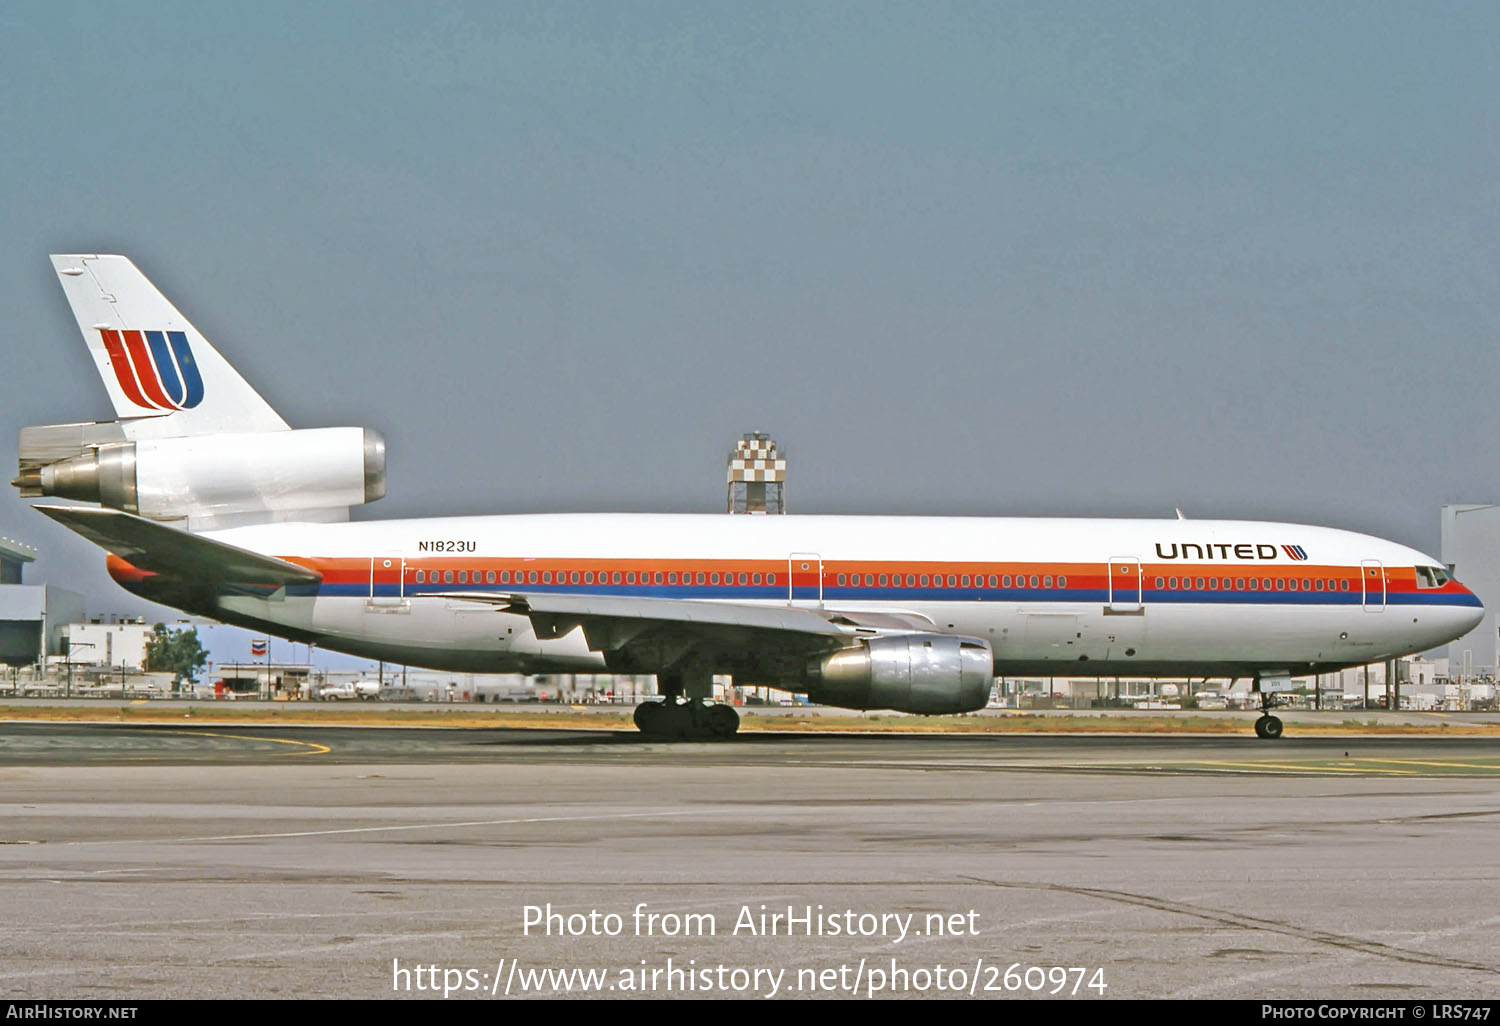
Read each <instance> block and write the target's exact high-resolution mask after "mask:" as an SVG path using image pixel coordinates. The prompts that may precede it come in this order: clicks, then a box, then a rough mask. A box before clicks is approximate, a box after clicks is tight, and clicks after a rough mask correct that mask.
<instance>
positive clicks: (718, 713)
mask: <svg viewBox="0 0 1500 1026" xmlns="http://www.w3.org/2000/svg"><path fill="white" fill-rule="evenodd" d="M708 728H709V729H710V730H711V731H713V733H714V736H715V737H734V735H735V732H736V731H738V730H739V729H740V714H739V713H737V712H735V711H734V708H733V707H732V706H728V705H711V706H709V707H708Z"/></svg>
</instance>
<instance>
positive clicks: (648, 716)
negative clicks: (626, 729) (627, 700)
mask: <svg viewBox="0 0 1500 1026" xmlns="http://www.w3.org/2000/svg"><path fill="white" fill-rule="evenodd" d="M667 716H668V713H667V709H666V707H665V706H664V705H663V704H662V703H661V702H642V703H641V704H640V705H638V706H636V707H635V715H634V717H632V718H633V719H634V720H635V728H636V729H637V730H639V731H640V732H641V733H642V734H657V733H660V732H661V728H662V726H663V724H662V721H663V720H665V719H666V718H667Z"/></svg>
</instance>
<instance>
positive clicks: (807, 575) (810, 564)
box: [786, 552, 823, 609]
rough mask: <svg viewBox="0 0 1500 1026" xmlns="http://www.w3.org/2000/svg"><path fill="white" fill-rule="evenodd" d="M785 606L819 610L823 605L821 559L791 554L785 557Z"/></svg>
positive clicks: (803, 554)
mask: <svg viewBox="0 0 1500 1026" xmlns="http://www.w3.org/2000/svg"><path fill="white" fill-rule="evenodd" d="M786 569H787V574H786V580H787V595H786V597H787V605H789V606H807V607H809V608H812V609H819V608H821V607H822V605H823V557H822V556H820V555H818V554H817V553H816V552H793V553H792V554H791V555H790V556H789V557H787V565H786Z"/></svg>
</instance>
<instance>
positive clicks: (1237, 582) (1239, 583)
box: [1234, 577, 1245, 591]
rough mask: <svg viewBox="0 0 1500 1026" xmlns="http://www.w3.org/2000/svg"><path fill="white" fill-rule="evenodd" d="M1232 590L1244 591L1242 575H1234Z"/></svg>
mask: <svg viewBox="0 0 1500 1026" xmlns="http://www.w3.org/2000/svg"><path fill="white" fill-rule="evenodd" d="M1234 590H1235V591H1244V590H1245V579H1244V578H1243V577H1236V578H1235V579H1234Z"/></svg>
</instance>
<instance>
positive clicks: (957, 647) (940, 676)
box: [808, 634, 994, 714]
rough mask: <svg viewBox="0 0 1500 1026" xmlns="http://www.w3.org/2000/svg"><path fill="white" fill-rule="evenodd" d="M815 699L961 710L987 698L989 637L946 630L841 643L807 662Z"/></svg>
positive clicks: (870, 706)
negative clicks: (840, 646)
mask: <svg viewBox="0 0 1500 1026" xmlns="http://www.w3.org/2000/svg"><path fill="white" fill-rule="evenodd" d="M808 676H809V677H810V678H811V679H812V683H811V685H810V687H809V688H808V697H809V698H811V699H812V700H813V701H814V702H820V703H824V704H827V705H838V706H843V707H844V708H846V709H895V710H897V711H899V712H909V713H935V714H936V713H959V712H972V711H974V710H975V709H982V708H984V706H985V705H986V704H987V703H988V702H989V698H990V687H991V685H992V684H993V681H994V659H993V657H992V655H991V652H990V646H989V643H988V642H986V641H983V640H981V639H979V638H965V637H955V636H952V635H948V634H898V635H894V636H891V637H884V638H871V639H869V640H867V641H862V642H860V643H859V645H858V646H856V647H854V648H845V649H840V650H839V651H837V652H834V653H833V654H832V655H828V656H824V657H823V658H822V659H820V660H817V661H815V662H814V663H813V664H812V665H811V666H809V667H808Z"/></svg>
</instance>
